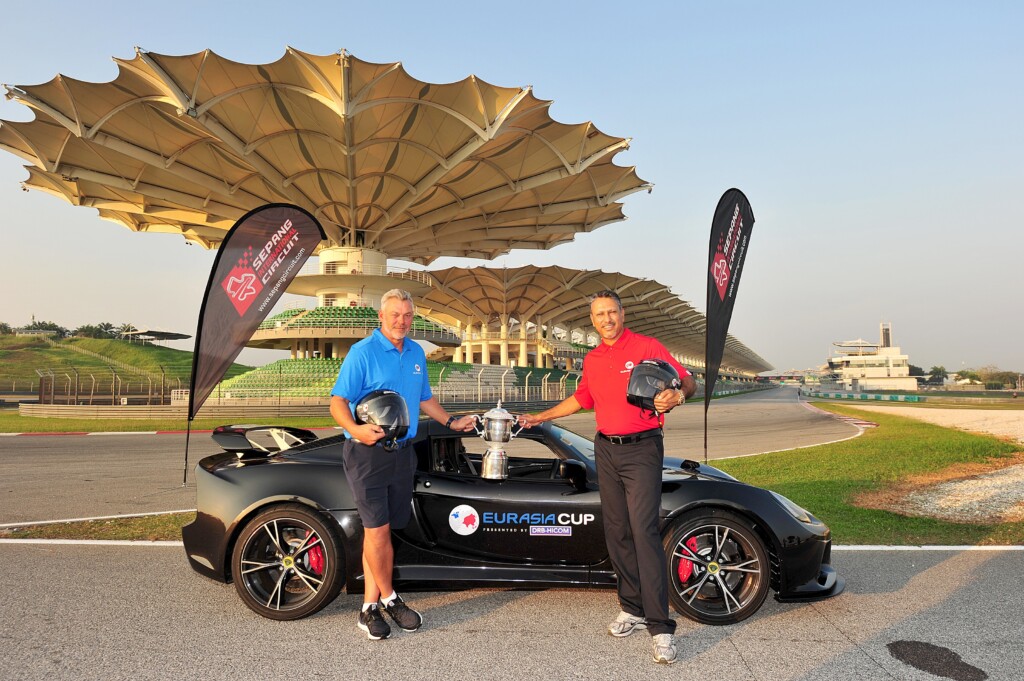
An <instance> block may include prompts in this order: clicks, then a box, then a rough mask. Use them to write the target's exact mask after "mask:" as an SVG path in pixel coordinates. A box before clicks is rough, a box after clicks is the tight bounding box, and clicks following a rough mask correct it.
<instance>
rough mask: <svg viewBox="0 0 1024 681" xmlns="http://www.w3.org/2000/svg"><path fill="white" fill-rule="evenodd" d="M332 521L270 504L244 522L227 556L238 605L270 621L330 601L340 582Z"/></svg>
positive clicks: (297, 508) (299, 508) (341, 574)
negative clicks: (243, 604)
mask: <svg viewBox="0 0 1024 681" xmlns="http://www.w3.org/2000/svg"><path fill="white" fill-rule="evenodd" d="M339 547H340V543H339V540H338V535H337V532H336V531H335V530H334V529H333V527H332V521H330V520H328V519H327V518H325V517H324V516H322V515H321V514H320V513H318V512H317V511H315V510H313V509H310V508H308V507H306V506H302V505H301V504H287V505H281V506H273V507H271V508H269V509H267V510H265V511H263V512H261V513H260V514H259V515H257V516H256V517H255V518H253V519H252V520H250V521H249V522H248V523H246V525H245V527H244V528H243V529H242V532H241V534H239V536H238V540H237V542H236V543H235V549H234V551H233V552H232V554H231V574H232V577H233V579H234V582H235V590H236V591H238V595H239V596H240V597H241V599H242V602H243V603H245V604H246V606H248V607H249V608H250V609H252V610H253V611H254V612H257V613H259V614H260V615H262V616H264V617H268V618H270V619H275V620H295V619H300V618H302V617H307V616H309V615H312V614H313V613H315V612H317V611H319V610H320V609H321V608H323V607H324V606H325V605H327V604H328V603H330V602H331V601H333V600H334V599H335V598H336V597H337V595H338V593H339V592H340V591H341V587H342V585H343V583H344V570H343V569H342V567H343V566H342V557H341V551H340V549H339Z"/></svg>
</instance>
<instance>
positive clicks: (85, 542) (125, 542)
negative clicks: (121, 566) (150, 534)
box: [0, 539, 184, 546]
mask: <svg viewBox="0 0 1024 681" xmlns="http://www.w3.org/2000/svg"><path fill="white" fill-rule="evenodd" d="M3 544H73V545H77V546H184V545H183V544H182V543H181V542H180V541H134V540H129V539H0V546H2V545H3Z"/></svg>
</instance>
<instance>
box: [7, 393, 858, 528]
mask: <svg viewBox="0 0 1024 681" xmlns="http://www.w3.org/2000/svg"><path fill="white" fill-rule="evenodd" d="M559 423H560V424H562V425H564V426H566V427H568V428H571V429H573V430H576V431H577V432H580V433H584V434H588V435H592V434H593V432H594V430H595V424H594V416H593V414H592V413H584V414H576V415H573V416H570V417H568V418H565V419H562V420H561V421H559ZM857 432H858V430H857V428H856V427H854V426H852V425H850V424H849V423H846V422H844V421H840V420H837V419H835V418H832V417H831V416H828V415H826V414H823V413H821V412H817V411H813V410H810V409H807V408H806V407H805V406H804V405H803V404H802V403H800V402H799V400H798V398H797V392H796V390H795V389H793V388H779V389H776V390H768V391H764V392H758V393H751V394H746V395H738V396H735V397H729V398H726V399H721V400H715V401H713V402H712V403H711V407H710V409H709V411H708V458H709V459H718V458H723V457H729V456H742V455H748V454H757V453H763V452H769V451H777V450H783V449H793V448H795V447H805V446H809V445H815V444H821V443H824V442H832V441H835V440H842V439H846V438H849V437H853V436H854V435H856V434H857ZM318 434H319V435H320V436H321V437H324V436H325V434H334V431H318ZM665 447H666V452H668V453H670V454H672V455H674V456H681V457H686V458H691V459H696V460H701V459H703V456H704V408H703V404H702V403H691V404H687V405H685V406H684V407H683V408H681V409H677V410H674V411H673V412H672V413H671V414H669V415H668V417H667V419H666V428H665ZM218 451H220V448H219V447H217V446H216V445H215V444H214V443H213V441H212V440H211V439H210V435H209V433H194V434H193V435H192V438H191V442H190V443H189V465H188V469H189V475H188V484H187V485H186V486H182V484H181V483H182V471H183V469H184V467H183V461H184V452H185V436H184V435H183V434H165V435H152V434H138V435H132V434H117V435H113V434H112V435H103V434H99V435H68V436H31V437H29V436H19V437H0V499H2V500H3V502H2V504H0V524H3V523H16V522H30V521H41V520H62V519H67V518H84V517H95V516H108V515H123V514H131V513H152V512H159V511H176V510H181V509H189V508H195V487H194V483H193V481H192V470H191V469H192V468H194V467H195V463H196V462H197V461H199V459H201V458H202V457H204V456H207V455H209V454H213V453H216V452H218Z"/></svg>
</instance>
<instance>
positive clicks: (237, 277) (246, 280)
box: [220, 246, 263, 317]
mask: <svg viewBox="0 0 1024 681" xmlns="http://www.w3.org/2000/svg"><path fill="white" fill-rule="evenodd" d="M220 285H221V288H223V289H224V292H225V293H227V294H228V298H229V299H230V300H231V304H232V305H234V306H235V311H237V312H238V316H239V317H241V316H243V315H244V314H245V313H246V311H247V310H248V309H249V306H250V305H252V303H253V301H254V300H256V296H258V295H259V293H260V291H262V290H263V284H261V283H260V280H259V278H258V277H257V276H256V272H254V271H253V269H252V246H250V247H249V248H248V249H246V251H245V252H244V253H243V254H242V257H240V258H239V259H238V264H237V265H235V266H234V267H232V268H231V271H230V272H228V276H226V277H224V281H222V282H220Z"/></svg>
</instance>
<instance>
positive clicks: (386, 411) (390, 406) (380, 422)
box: [356, 390, 409, 451]
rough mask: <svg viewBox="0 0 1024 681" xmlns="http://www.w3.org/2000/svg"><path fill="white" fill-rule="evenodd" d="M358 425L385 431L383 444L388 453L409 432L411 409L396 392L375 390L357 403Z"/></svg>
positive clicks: (395, 447)
mask: <svg viewBox="0 0 1024 681" xmlns="http://www.w3.org/2000/svg"><path fill="white" fill-rule="evenodd" d="M356 423H360V424H363V423H372V424H373V425H375V426H380V427H381V428H383V429H384V437H383V439H382V440H381V444H383V445H384V449H387V450H388V451H391V450H394V449H397V448H398V441H399V440H401V439H402V438H403V437H405V434H406V433H408V432H409V407H408V406H407V405H406V404H405V400H404V399H402V396H401V395H399V394H398V393H396V392H395V391H394V390H374V391H373V392H371V393H367V395H366V396H365V397H363V399H361V400H359V401H358V402H357V403H356Z"/></svg>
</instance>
